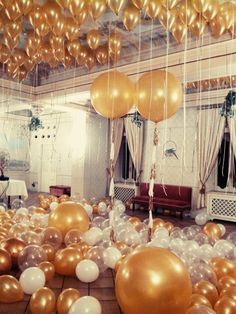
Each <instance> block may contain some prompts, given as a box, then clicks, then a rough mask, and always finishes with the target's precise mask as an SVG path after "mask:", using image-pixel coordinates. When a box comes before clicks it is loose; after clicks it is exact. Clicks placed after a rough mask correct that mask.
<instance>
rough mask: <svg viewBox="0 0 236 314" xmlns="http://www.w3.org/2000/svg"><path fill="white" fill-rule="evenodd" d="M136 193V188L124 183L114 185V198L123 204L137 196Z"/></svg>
mask: <svg viewBox="0 0 236 314" xmlns="http://www.w3.org/2000/svg"><path fill="white" fill-rule="evenodd" d="M136 191H137V187H136V186H135V185H131V184H125V183H116V184H115V198H117V199H118V200H121V201H122V202H124V203H125V202H127V201H129V200H131V198H132V197H133V196H135V195H136V194H137V193H136Z"/></svg>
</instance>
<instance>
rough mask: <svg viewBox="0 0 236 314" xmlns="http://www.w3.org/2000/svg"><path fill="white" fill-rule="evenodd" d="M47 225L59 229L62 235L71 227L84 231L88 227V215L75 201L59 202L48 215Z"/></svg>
mask: <svg viewBox="0 0 236 314" xmlns="http://www.w3.org/2000/svg"><path fill="white" fill-rule="evenodd" d="M48 226H49V227H55V228H57V229H59V230H60V231H61V232H62V234H63V236H65V235H66V233H67V232H68V231H69V230H71V229H79V230H80V231H81V232H85V231H87V230H88V229H89V217H88V214H87V213H86V211H85V209H84V208H83V207H82V206H81V205H79V204H76V203H73V202H65V203H60V204H59V205H58V206H57V208H55V209H54V211H53V212H52V213H50V215H49V219H48Z"/></svg>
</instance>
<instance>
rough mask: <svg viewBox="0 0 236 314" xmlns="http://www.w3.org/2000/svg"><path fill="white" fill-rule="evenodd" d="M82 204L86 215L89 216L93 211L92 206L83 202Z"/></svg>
mask: <svg viewBox="0 0 236 314" xmlns="http://www.w3.org/2000/svg"><path fill="white" fill-rule="evenodd" d="M83 206H84V209H85V211H86V213H87V214H88V216H91V215H92V213H93V207H92V206H91V205H89V204H84V205H83Z"/></svg>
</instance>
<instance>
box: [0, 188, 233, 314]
mask: <svg viewBox="0 0 236 314" xmlns="http://www.w3.org/2000/svg"><path fill="white" fill-rule="evenodd" d="M33 204H34V205H35V204H37V194H36V193H35V194H31V195H30V197H29V199H28V201H27V203H26V205H27V206H30V205H33ZM127 214H128V215H133V216H137V217H140V218H141V219H145V218H147V217H148V214H147V212H146V211H135V212H134V213H133V212H131V211H129V212H127ZM159 217H160V216H159ZM161 218H163V219H164V220H166V221H170V222H172V223H173V224H174V225H175V226H179V227H181V228H184V227H186V226H190V225H192V224H194V220H193V219H190V218H188V219H183V220H180V219H178V218H174V217H169V216H163V217H161ZM221 223H223V224H224V225H225V227H226V230H227V234H228V233H229V232H231V231H233V230H235V227H236V225H235V223H229V222H221ZM11 274H13V275H14V276H15V277H17V278H19V276H20V272H17V271H16V272H11ZM114 276H115V274H114V272H113V271H111V270H107V271H106V272H104V273H102V274H100V276H99V279H98V280H96V281H95V282H93V283H91V284H85V283H82V282H80V281H79V280H78V279H76V278H75V277H63V276H59V275H55V277H54V278H53V279H52V280H51V281H50V282H48V283H47V284H46V286H47V287H49V288H51V289H52V290H53V291H54V292H55V294H56V297H57V296H58V295H59V294H60V292H61V291H62V290H63V289H66V288H76V289H78V290H79V291H80V293H81V295H82V296H84V295H91V296H94V297H96V298H97V299H98V300H99V301H100V302H101V305H102V313H103V314H121V313H122V312H121V311H120V308H119V306H118V304H117V302H116V297H115V291H114V280H115V277H114ZM29 300H30V296H27V295H25V298H24V301H22V302H18V303H14V304H1V303H0V314H23V313H30V310H29ZM42 314H43V313H42ZM144 314H145V313H144Z"/></svg>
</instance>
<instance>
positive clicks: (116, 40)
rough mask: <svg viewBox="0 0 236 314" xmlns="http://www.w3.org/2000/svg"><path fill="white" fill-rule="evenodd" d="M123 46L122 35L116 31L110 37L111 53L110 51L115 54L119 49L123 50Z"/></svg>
mask: <svg viewBox="0 0 236 314" xmlns="http://www.w3.org/2000/svg"><path fill="white" fill-rule="evenodd" d="M121 47H122V40H121V36H120V34H119V33H118V32H116V31H115V32H113V33H112V34H111V35H110V36H109V38H108V48H109V54H110V52H112V53H114V54H115V53H117V52H118V51H120V50H121Z"/></svg>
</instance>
